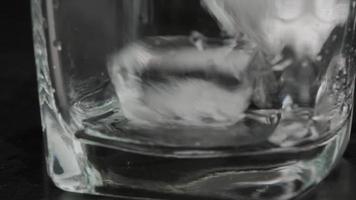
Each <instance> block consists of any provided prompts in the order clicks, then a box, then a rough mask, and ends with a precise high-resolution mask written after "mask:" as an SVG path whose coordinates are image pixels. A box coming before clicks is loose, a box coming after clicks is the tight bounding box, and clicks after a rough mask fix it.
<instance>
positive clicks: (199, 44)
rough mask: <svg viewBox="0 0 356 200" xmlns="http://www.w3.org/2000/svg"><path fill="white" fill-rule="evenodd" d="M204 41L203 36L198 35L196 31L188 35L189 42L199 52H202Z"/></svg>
mask: <svg viewBox="0 0 356 200" xmlns="http://www.w3.org/2000/svg"><path fill="white" fill-rule="evenodd" d="M204 39H205V37H204V35H203V34H201V33H199V32H198V31H193V32H192V34H191V35H190V41H191V42H192V43H193V44H194V46H195V47H196V48H197V49H198V50H199V51H204Z"/></svg>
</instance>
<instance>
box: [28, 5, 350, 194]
mask: <svg viewBox="0 0 356 200" xmlns="http://www.w3.org/2000/svg"><path fill="white" fill-rule="evenodd" d="M355 5H356V0H189V1H184V0H32V13H33V31H34V46H35V54H36V62H37V69H38V86H39V98H40V104H41V112H42V113H41V114H42V124H43V129H44V133H45V143H46V159H47V168H48V173H49V175H50V177H51V178H52V180H53V181H54V183H55V184H56V185H57V186H58V187H59V188H62V189H64V190H67V191H72V192H80V193H89V194H103V195H110V196H123V197H131V198H140V197H142V198H149V199H190V198H193V199H222V200H228V199H244V200H245V199H266V200H267V199H271V200H280V199H281V200H282V199H290V198H294V197H296V196H297V195H300V194H301V193H303V192H306V191H308V190H309V189H310V188H312V187H313V186H315V185H316V184H318V183H319V182H320V181H322V180H323V178H325V176H326V175H327V174H328V173H329V172H330V170H331V169H332V168H333V167H334V166H335V164H336V163H337V161H338V160H339V158H340V157H341V155H342V153H343V151H344V150H345V146H346V145H347V142H348V139H349V134H350V123H351V120H352V119H351V118H352V107H353V91H354V78H355V70H354V69H355V67H354V60H353V59H354V54H355V52H356V51H355V49H354V47H353V42H354V32H355V27H356V26H355V23H356V21H355Z"/></svg>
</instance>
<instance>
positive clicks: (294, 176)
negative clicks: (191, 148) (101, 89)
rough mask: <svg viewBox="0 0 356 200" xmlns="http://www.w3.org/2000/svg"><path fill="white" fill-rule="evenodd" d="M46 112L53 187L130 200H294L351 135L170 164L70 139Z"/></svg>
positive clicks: (170, 159) (328, 165)
mask: <svg viewBox="0 0 356 200" xmlns="http://www.w3.org/2000/svg"><path fill="white" fill-rule="evenodd" d="M45 111H46V109H44V113H43V114H44V116H45V117H44V119H45V120H46V122H45V123H46V124H47V142H48V156H47V162H48V170H49V174H50V176H51V178H52V180H53V181H54V183H55V184H56V185H57V186H58V187H59V188H61V189H63V190H66V191H71V192H77V193H78V192H79V193H88V194H97V195H107V196H118V197H126V198H132V199H137V198H138V199H140V198H144V199H179V200H181V199H222V200H228V199H243V200H245V199H246V200H249V199H251V200H253V199H266V200H269V199H271V200H272V199H273V200H284V199H291V198H294V197H296V196H298V195H300V194H301V193H303V192H305V191H307V190H308V189H310V188H311V187H313V186H315V185H316V184H318V183H319V182H321V181H322V180H323V179H324V178H325V177H326V176H327V175H328V173H329V172H330V171H331V169H332V168H333V167H334V165H335V164H336V163H337V162H338V160H339V158H340V157H341V154H342V153H343V151H344V149H345V146H346V144H347V142H348V138H349V132H350V131H349V130H350V119H349V120H348V121H347V122H346V123H345V125H344V126H343V127H342V128H341V129H339V130H338V131H337V132H336V133H335V134H334V135H335V136H334V137H332V138H328V139H325V140H323V141H320V142H319V143H316V144H313V145H308V146H301V147H300V148H298V151H290V150H289V151H276V152H273V151H272V152H268V153H260V154H253V155H243V156H230V157H229V156H227V157H221V158H216V157H215V158H197V157H194V158H173V157H168V158H167V157H162V156H152V155H143V154H138V153H129V152H128V151H123V150H118V149H113V148H107V147H103V146H99V145H97V144H94V143H92V144H91V143H88V142H86V141H83V140H79V139H77V138H69V137H68V138H67V137H66V136H65V135H66V134H62V133H63V132H62V131H65V130H59V129H58V127H57V128H56V127H55V126H51V125H50V124H61V122H58V121H53V120H54V118H52V117H51V115H46V112H45ZM47 114H48V113H47ZM68 135H69V134H68Z"/></svg>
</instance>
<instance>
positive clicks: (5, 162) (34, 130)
mask: <svg viewBox="0 0 356 200" xmlns="http://www.w3.org/2000/svg"><path fill="white" fill-rule="evenodd" d="M355 124H356V123H354V125H355ZM355 131H356V126H355V128H353V132H355ZM344 158H345V159H344V160H343V162H342V164H341V165H340V167H339V168H338V169H337V170H335V171H334V172H333V173H332V175H331V176H330V177H329V178H328V179H327V181H326V182H324V183H323V184H322V185H321V186H319V188H318V189H317V190H316V191H315V192H313V193H311V194H310V197H309V198H308V200H309V199H323V200H328V199H330V200H332V199H340V200H348V199H350V200H351V199H356V196H355V194H356V192H355V193H354V192H353V188H354V189H356V183H355V182H356V172H355V171H356V134H352V138H351V142H350V145H349V147H348V148H347V151H346V153H345V155H344ZM44 168H45V167H44V161H43V155H42V134H41V126H40V115H39V107H38V99H37V85H36V69H35V64H34V58H33V49H32V33H31V18H30V1H29V0H23V1H21V0H6V1H1V4H0V200H7V199H10V200H25V199H26V200H27V199H29V200H32V199H33V200H40V199H41V200H42V199H43V200H47V199H51V200H52V199H53V200H58V199H60V200H83V199H85V200H91V199H103V200H104V199H107V200H109V198H99V197H89V196H82V195H75V194H69V193H65V192H61V191H59V190H57V189H55V188H54V186H53V185H52V183H51V182H50V181H49V179H48V178H47V176H46V174H45V170H44Z"/></svg>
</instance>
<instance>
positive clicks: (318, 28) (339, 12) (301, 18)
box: [203, 0, 350, 57]
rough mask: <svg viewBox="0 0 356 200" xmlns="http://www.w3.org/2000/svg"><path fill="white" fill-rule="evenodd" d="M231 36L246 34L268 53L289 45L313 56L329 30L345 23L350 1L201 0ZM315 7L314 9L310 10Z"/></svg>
mask: <svg viewBox="0 0 356 200" xmlns="http://www.w3.org/2000/svg"><path fill="white" fill-rule="evenodd" d="M203 3H204V5H205V6H206V7H207V9H208V10H209V11H210V12H211V13H212V15H213V16H215V18H216V19H217V21H218V22H219V23H220V25H221V27H222V29H223V30H225V31H227V32H228V33H230V34H231V35H238V34H241V33H244V34H246V35H247V36H248V37H249V38H250V39H251V40H252V41H254V42H255V43H257V44H258V46H259V47H260V48H262V49H263V50H264V52H265V53H268V54H280V53H281V51H282V50H283V49H284V48H285V47H287V46H289V47H291V48H292V49H293V51H294V52H296V55H297V56H298V57H302V56H309V57H314V56H316V55H317V54H318V53H319V52H320V50H321V48H322V46H323V44H324V43H325V41H326V40H327V38H328V37H329V35H330V33H331V31H332V30H333V29H334V28H335V27H336V26H338V25H341V24H343V23H345V22H346V19H347V16H348V13H349V8H348V7H349V3H350V0H339V1H336V0H327V1H324V0H269V1H266V0H203ZM311 8H314V9H311Z"/></svg>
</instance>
